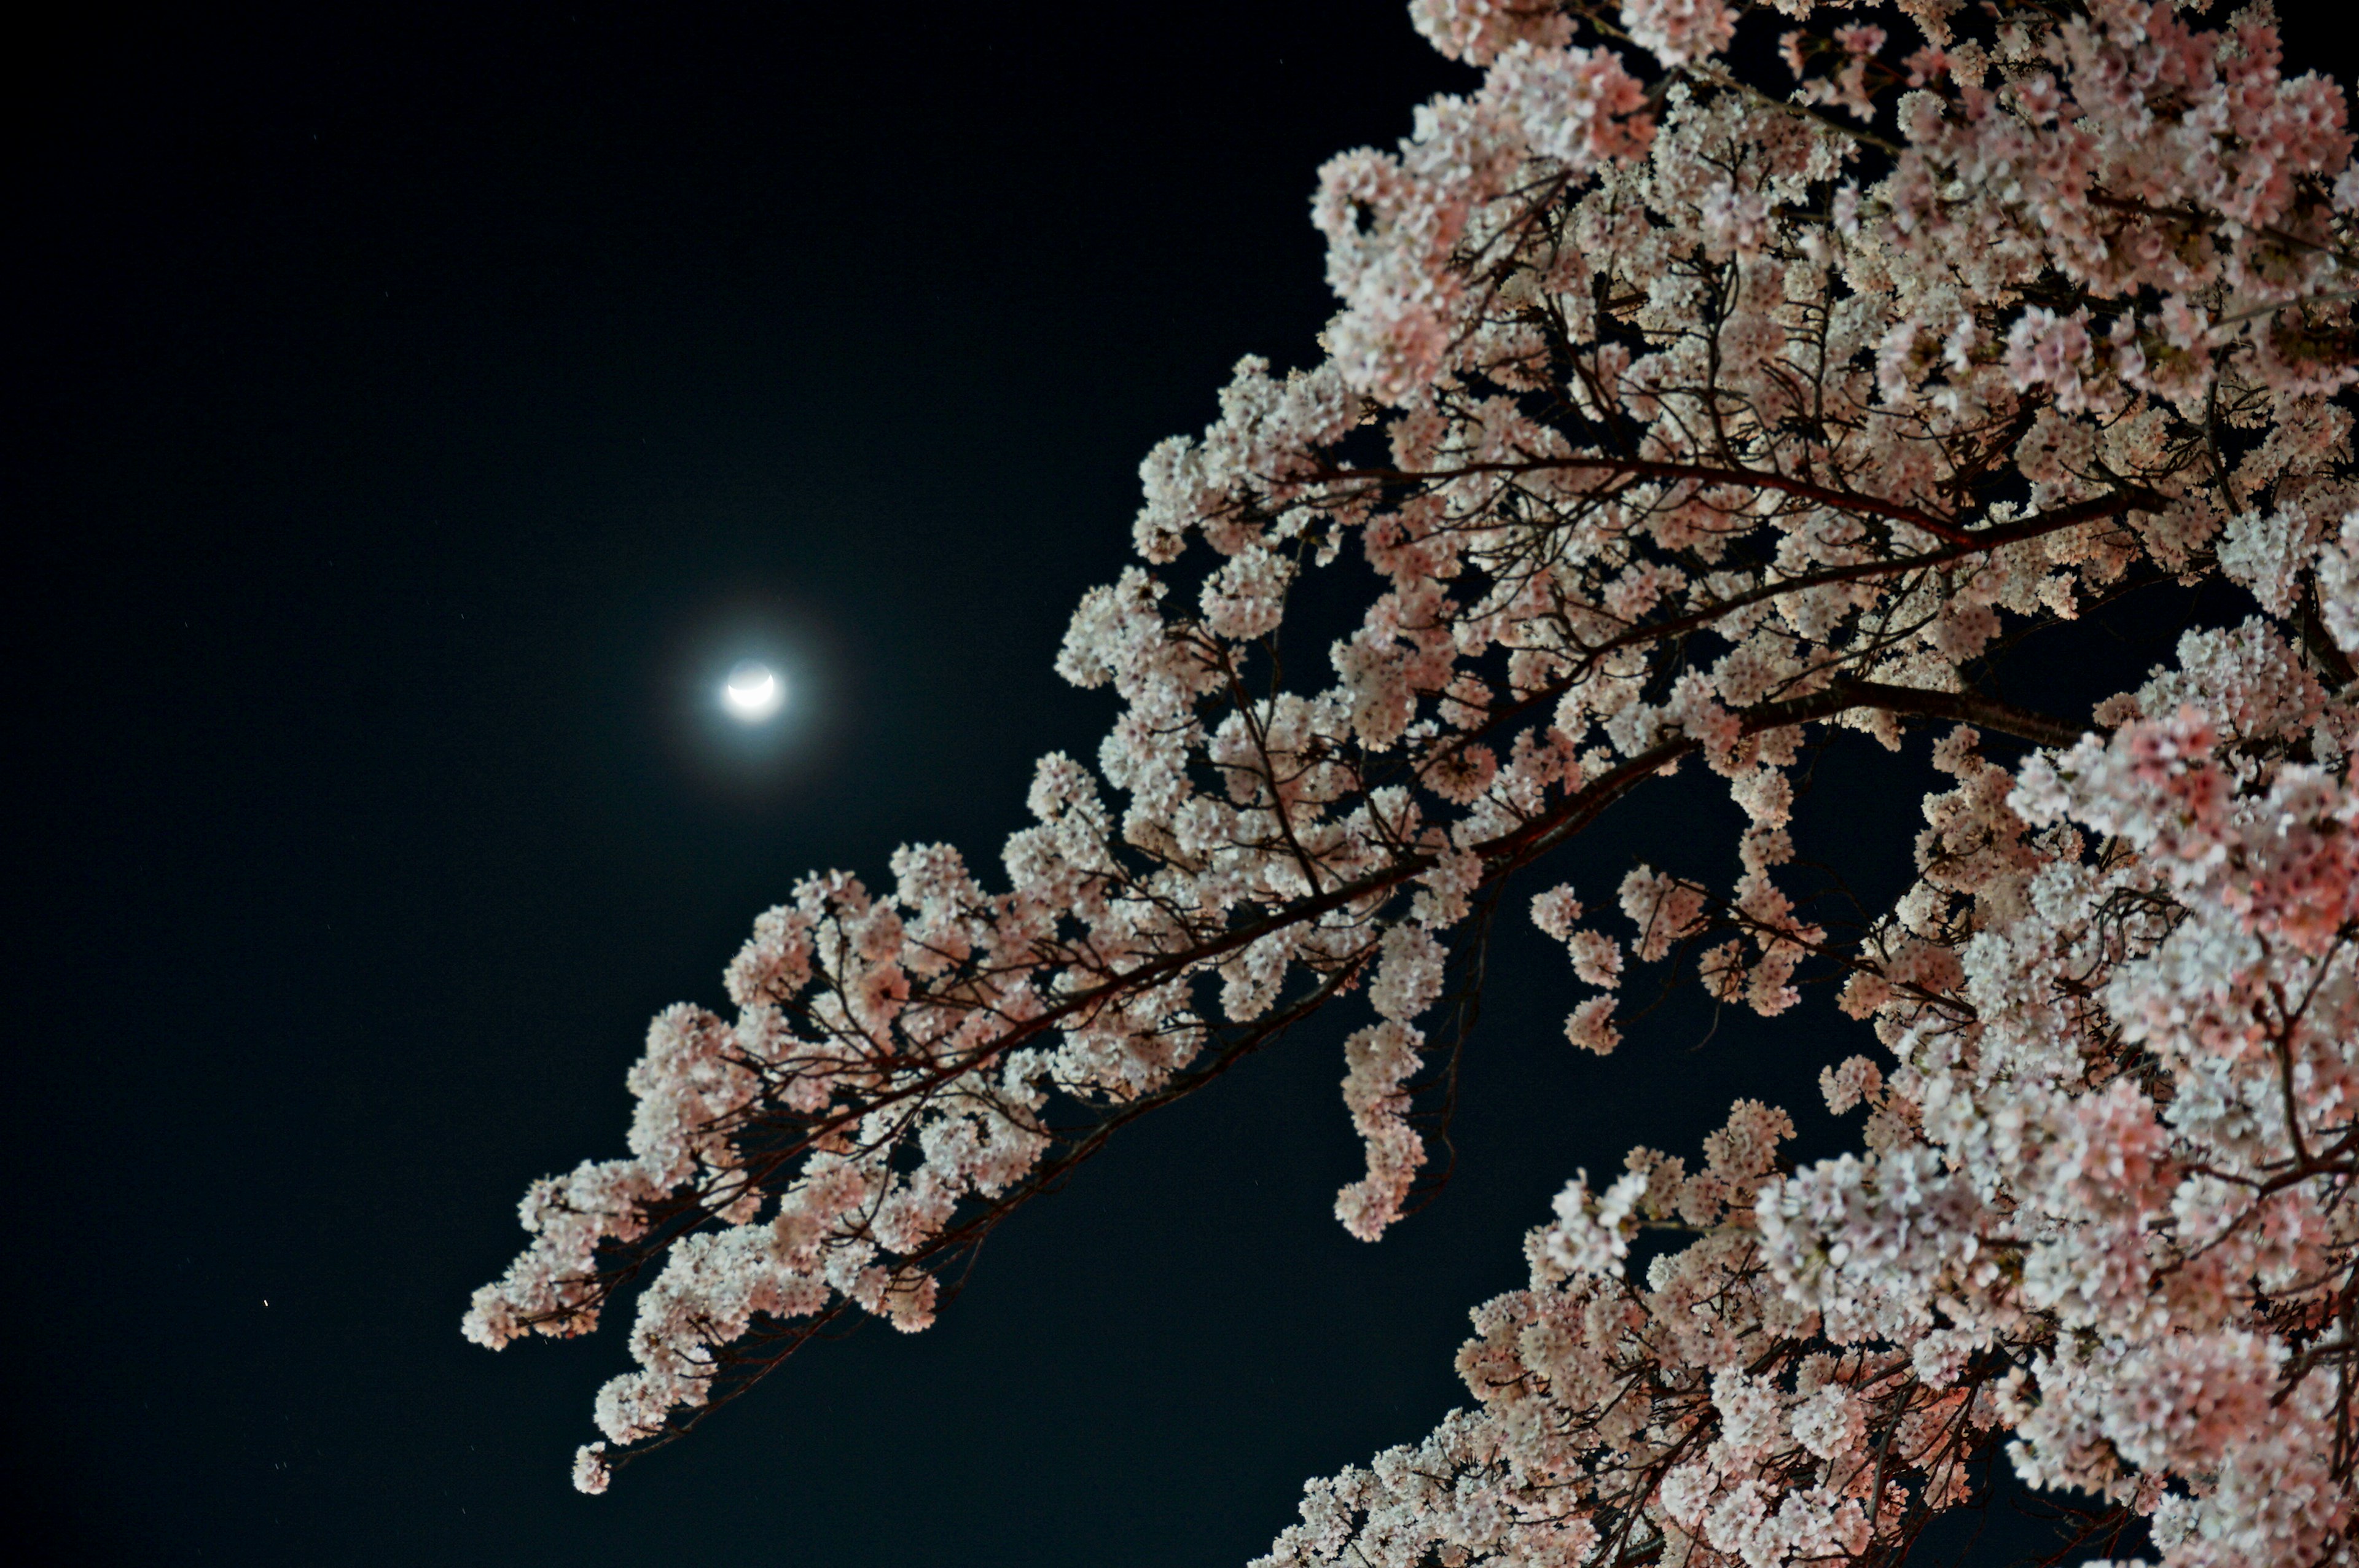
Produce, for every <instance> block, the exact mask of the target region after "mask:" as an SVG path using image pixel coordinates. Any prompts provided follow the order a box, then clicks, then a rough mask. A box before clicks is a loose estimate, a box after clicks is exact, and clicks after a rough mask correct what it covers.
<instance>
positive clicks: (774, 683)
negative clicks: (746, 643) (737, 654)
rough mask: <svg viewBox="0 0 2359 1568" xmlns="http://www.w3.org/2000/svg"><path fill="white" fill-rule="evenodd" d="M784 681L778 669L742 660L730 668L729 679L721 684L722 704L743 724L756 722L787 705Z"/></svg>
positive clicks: (749, 660)
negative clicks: (778, 673)
mask: <svg viewBox="0 0 2359 1568" xmlns="http://www.w3.org/2000/svg"><path fill="white" fill-rule="evenodd" d="M786 701H787V687H786V683H785V682H784V681H782V680H780V679H779V678H778V675H777V671H775V670H773V669H771V668H770V667H769V666H768V665H760V664H756V663H755V662H754V661H753V660H751V659H745V660H743V661H741V662H740V663H739V664H738V665H736V666H735V667H734V668H733V669H732V670H731V671H730V672H729V679H728V680H727V682H725V683H724V684H723V686H722V687H721V706H722V707H723V708H727V709H728V710H729V713H730V716H731V717H732V718H734V719H738V720H740V721H741V722H743V723H746V724H758V723H760V722H761V721H762V720H763V719H767V718H769V717H770V716H771V715H772V714H774V713H776V712H777V711H778V709H779V708H783V707H785V706H786Z"/></svg>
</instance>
